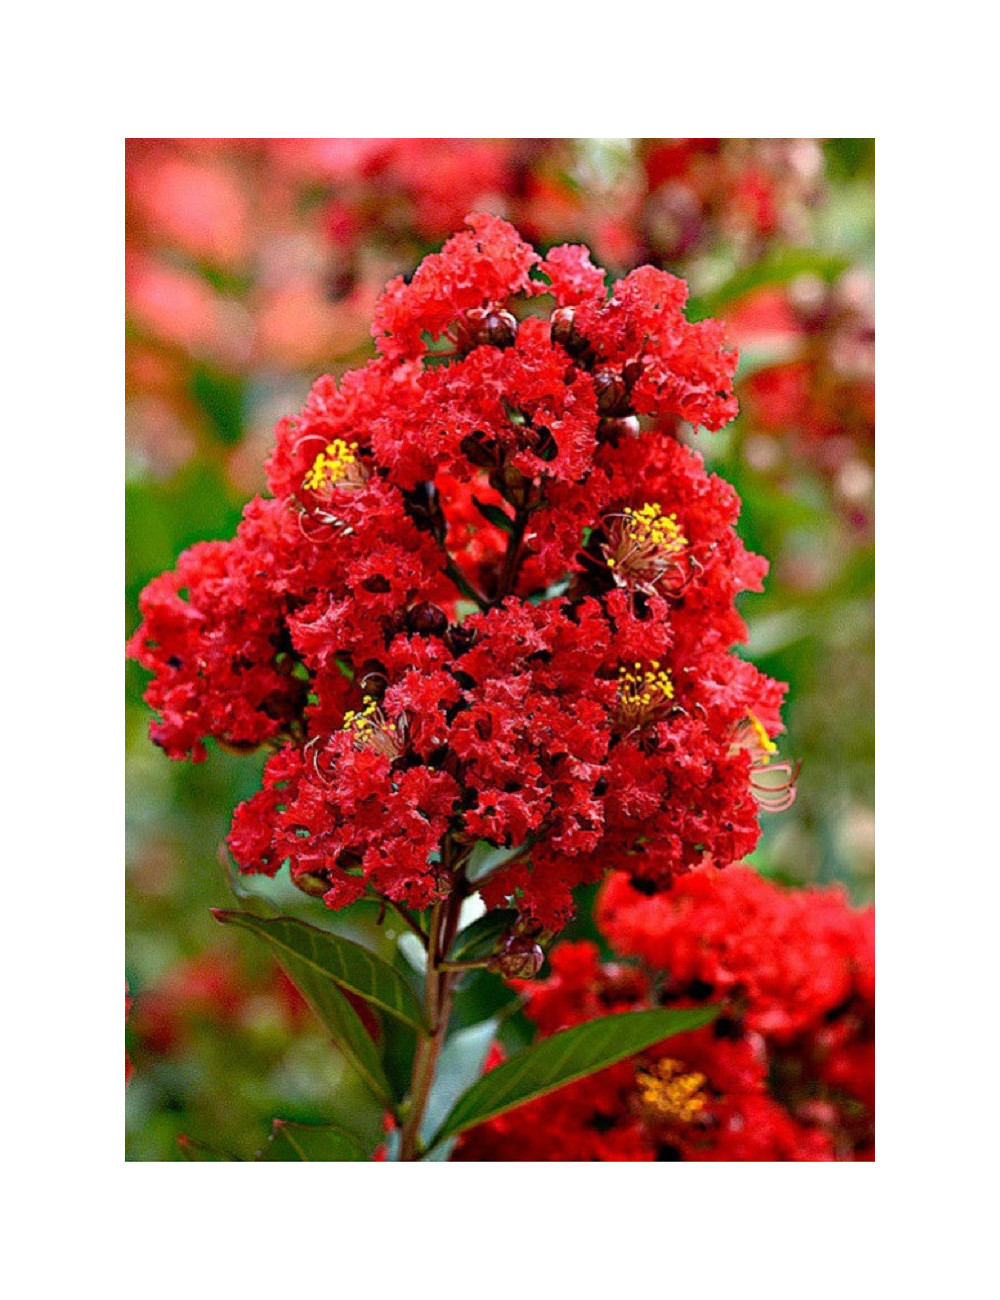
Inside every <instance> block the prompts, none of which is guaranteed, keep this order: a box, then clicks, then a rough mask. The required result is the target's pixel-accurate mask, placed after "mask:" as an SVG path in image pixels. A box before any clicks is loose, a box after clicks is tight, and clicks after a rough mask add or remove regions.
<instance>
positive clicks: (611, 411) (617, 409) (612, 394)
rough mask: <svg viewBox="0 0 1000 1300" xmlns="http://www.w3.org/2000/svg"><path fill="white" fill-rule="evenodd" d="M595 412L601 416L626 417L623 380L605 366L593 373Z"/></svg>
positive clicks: (625, 393)
mask: <svg viewBox="0 0 1000 1300" xmlns="http://www.w3.org/2000/svg"><path fill="white" fill-rule="evenodd" d="M594 391H595V392H596V393H597V410H598V412H599V413H600V414H601V415H615V416H617V415H628V414H629V406H628V388H627V386H626V384H625V380H624V379H623V378H622V377H621V375H619V374H618V373H617V372H616V371H614V370H612V369H610V368H609V367H607V366H602V367H601V369H600V370H597V371H595V372H594Z"/></svg>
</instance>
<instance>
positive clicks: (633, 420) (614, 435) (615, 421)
mask: <svg viewBox="0 0 1000 1300" xmlns="http://www.w3.org/2000/svg"><path fill="white" fill-rule="evenodd" d="M638 436H639V417H638V416H637V415H621V416H618V417H617V418H615V417H612V418H609V419H605V420H602V421H601V422H600V424H598V426H597V441H598V442H610V443H611V444H612V445H616V444H617V443H618V442H620V441H621V439H622V438H637V437H638Z"/></svg>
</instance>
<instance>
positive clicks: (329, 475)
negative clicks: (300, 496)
mask: <svg viewBox="0 0 1000 1300" xmlns="http://www.w3.org/2000/svg"><path fill="white" fill-rule="evenodd" d="M357 453H358V444H357V443H356V442H351V443H347V442H344V440H343V439H342V438H334V440H333V442H331V443H328V444H327V446H326V450H325V451H321V452H320V453H319V455H318V456H317V457H316V459H315V460H314V461H313V465H312V469H311V470H310V471H309V473H308V474H307V475H306V476H305V478H304V479H303V480H302V486H303V487H304V488H305V489H306V490H307V491H309V492H321V491H322V490H323V489H324V488H327V487H337V486H338V484H340V483H342V482H343V481H344V479H345V478H347V477H348V476H349V475H350V473H351V469H352V467H354V466H356V465H357V461H358V454H357Z"/></svg>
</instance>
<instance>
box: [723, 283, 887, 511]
mask: <svg viewBox="0 0 1000 1300" xmlns="http://www.w3.org/2000/svg"><path fill="white" fill-rule="evenodd" d="M729 324H730V328H731V329H732V331H733V334H734V336H735V337H737V338H738V339H739V340H740V341H741V342H744V343H745V344H746V345H747V346H748V347H761V346H763V347H772V348H776V350H777V351H778V353H779V356H780V358H781V359H780V360H777V361H776V362H775V363H774V364H772V365H768V366H766V367H764V368H763V369H760V370H758V371H756V372H755V373H754V374H752V375H750V376H749V377H748V378H747V380H746V381H745V384H744V389H743V391H744V394H745V403H744V408H745V409H744V412H743V414H744V416H745V417H746V420H747V423H748V425H749V427H750V429H751V430H752V431H754V432H758V431H759V432H760V433H761V434H764V435H769V438H768V441H769V444H770V445H769V446H768V447H767V448H766V449H765V447H764V445H763V441H761V444H760V446H759V448H758V450H757V451H756V453H751V452H750V451H749V450H748V451H747V454H748V456H749V458H750V460H751V463H755V464H756V463H757V462H759V468H762V469H772V468H778V467H779V466H780V465H781V462H782V459H783V455H785V454H787V452H788V451H791V453H792V455H798V456H800V457H802V458H803V459H805V460H808V461H810V462H811V463H812V464H813V465H814V466H815V467H816V468H817V469H819V470H820V471H821V472H822V473H824V474H825V475H828V476H829V477H830V478H831V479H832V480H833V481H834V483H835V486H836V487H837V489H838V494H839V496H840V497H841V499H842V502H843V504H844V506H845V507H846V508H847V509H848V511H849V512H850V513H851V514H853V515H855V516H856V517H857V522H858V523H859V524H860V523H864V522H868V521H869V520H870V516H871V512H872V500H871V497H872V493H873V491H874V469H873V467H874V460H875V312H874V302H873V286H872V283H871V280H870V279H869V277H868V276H867V275H866V274H865V273H864V272H862V271H858V270H851V271H848V272H845V274H843V275H842V276H841V277H840V279H839V280H837V281H836V282H835V283H833V284H832V285H827V284H824V283H823V281H822V280H819V279H818V278H816V277H814V276H800V277H799V278H798V279H797V280H795V281H793V283H792V285H791V286H790V288H789V289H788V290H787V291H780V290H773V289H762V290H759V291H758V292H757V293H755V294H753V295H751V296H750V297H748V298H746V299H745V300H744V301H743V302H742V303H741V304H740V305H739V306H738V307H737V308H736V309H735V311H734V312H733V313H732V315H731V317H730V322H729Z"/></svg>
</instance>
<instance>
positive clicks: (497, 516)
mask: <svg viewBox="0 0 1000 1300" xmlns="http://www.w3.org/2000/svg"><path fill="white" fill-rule="evenodd" d="M472 499H473V501H474V502H475V503H476V509H477V510H478V511H479V513H480V514H481V515H482V516H483V518H484V519H488V520H489V522H490V523H491V524H493V525H494V527H496V528H499V529H501V530H502V531H503V532H505V533H508V534H510V533H512V532H513V531H514V521H513V519H511V517H510V515H507V514H504V512H503V511H502V510H501V509H500V507H499V506H491V505H487V504H486V502H485V501H480V500H479V498H478V497H473V498H472Z"/></svg>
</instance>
